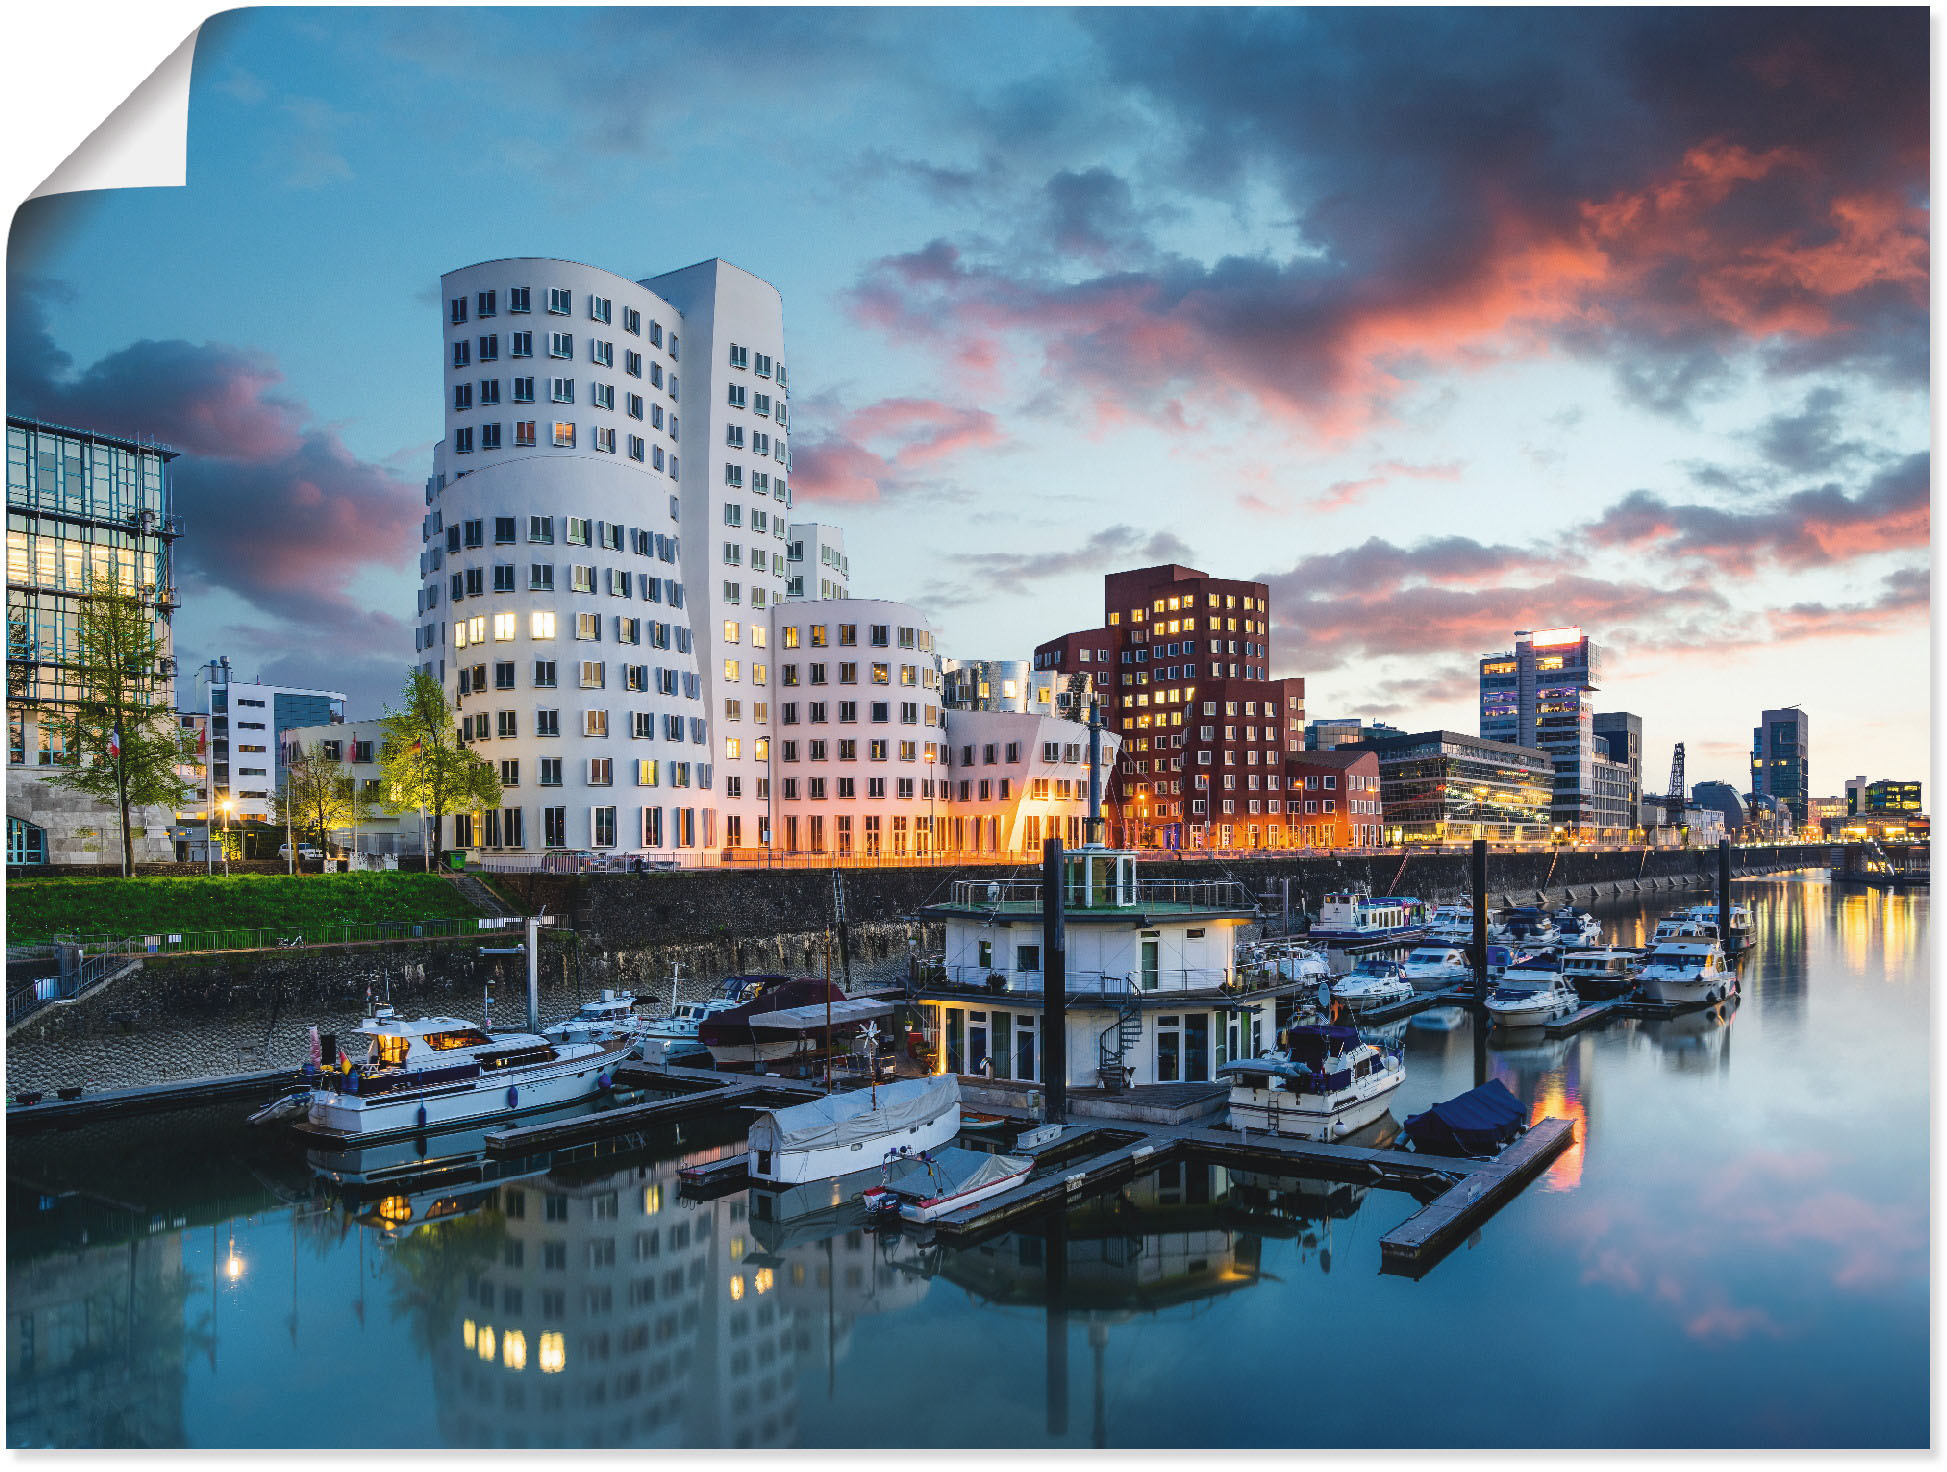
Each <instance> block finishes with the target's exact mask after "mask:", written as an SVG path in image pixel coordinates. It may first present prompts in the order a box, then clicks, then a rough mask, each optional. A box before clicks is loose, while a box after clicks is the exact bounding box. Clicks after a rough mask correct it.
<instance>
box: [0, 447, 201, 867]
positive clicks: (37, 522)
mask: <svg viewBox="0 0 1947 1472" xmlns="http://www.w3.org/2000/svg"><path fill="white" fill-rule="evenodd" d="M174 458H175V451H173V450H169V449H166V448H164V447H163V446H161V445H156V444H151V443H146V442H144V441H141V440H134V439H126V438H123V437H121V436H119V435H108V434H99V433H96V432H95V431H92V430H84V429H66V428H63V427H62V426H60V425H55V424H44V423H42V422H40V421H39V420H34V419H19V418H15V417H13V416H11V415H10V416H8V419H7V864H8V866H9V867H10V868H11V867H14V866H17V865H38V864H47V863H63V864H89V863H117V864H119V862H120V849H121V835H120V832H119V824H120V818H119V816H118V815H117V814H116V813H115V812H114V811H113V810H112V809H110V808H108V807H106V806H105V805H103V804H101V803H98V802H96V801H95V799H93V798H91V797H88V796H86V795H85V794H83V793H79V792H69V791H66V790H64V789H62V788H58V787H54V786H51V785H49V784H48V783H47V782H46V781H44V780H43V778H44V776H45V775H46V774H47V772H48V771H49V770H50V769H52V768H54V767H57V766H61V765H64V764H65V763H66V762H67V760H68V755H67V752H66V751H65V750H64V749H63V737H62V724H61V723H62V720H63V718H64V717H65V716H66V714H67V713H68V711H69V708H70V707H71V705H72V702H73V701H74V700H75V699H76V697H77V695H78V694H79V691H78V690H77V687H76V685H75V683H74V676H73V668H72V664H71V661H72V659H73V657H74V652H75V638H76V634H75V631H76V628H77V625H78V621H79V616H80V614H79V609H80V601H81V599H82V597H83V596H84V595H85V594H86V593H87V592H88V591H89V589H90V587H91V586H93V584H94V580H95V579H97V578H100V577H104V576H112V577H113V578H114V579H115V581H116V582H118V583H119V584H120V585H121V586H122V587H123V588H125V589H127V590H128V591H130V592H132V593H133V594H134V595H135V596H136V597H137V598H139V599H140V600H141V603H142V606H143V608H144V609H145V610H147V612H148V613H149V615H150V616H151V617H152V619H153V621H154V623H153V626H154V629H155V635H156V640H157V642H158V644H159V645H160V661H159V664H158V667H157V668H156V669H155V670H154V671H153V672H152V674H153V677H154V679H155V681H156V686H157V689H158V691H159V692H167V691H168V690H169V689H170V688H171V687H172V686H173V684H174V681H175V677H176V660H175V653H174V644H173V640H172V637H171V633H172V631H171V627H170V620H171V617H172V615H173V614H174V612H175V610H176V607H177V605H178V602H179V599H178V596H177V592H176V586H175V579H174V576H173V573H172V570H171V564H172V559H173V553H174V548H175V542H176V538H178V537H179V536H181V535H182V522H181V521H180V519H179V518H178V517H177V516H176V514H175V511H174V508H173V506H172V504H171V495H170V485H169V473H168V465H169V462H170V461H171V460H173V459H174ZM171 821H172V815H171V814H170V812H169V811H168V810H167V809H166V808H142V809H138V810H136V811H135V812H134V813H133V814H131V818H130V824H129V826H130V828H131V829H132V830H134V832H133V837H134V840H135V857H136V859H137V860H138V861H157V860H168V859H171V858H174V857H175V848H174V845H173V843H172V841H171V839H170V836H169V825H170V822H171Z"/></svg>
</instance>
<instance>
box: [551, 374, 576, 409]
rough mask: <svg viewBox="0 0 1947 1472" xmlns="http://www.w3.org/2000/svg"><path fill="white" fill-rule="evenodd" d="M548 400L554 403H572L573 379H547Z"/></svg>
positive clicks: (573, 396)
mask: <svg viewBox="0 0 1947 1472" xmlns="http://www.w3.org/2000/svg"><path fill="white" fill-rule="evenodd" d="M548 400H549V402H550V403H555V404H572V403H574V401H575V381H574V379H572V378H550V379H549V380H548Z"/></svg>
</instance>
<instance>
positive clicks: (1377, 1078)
mask: <svg viewBox="0 0 1947 1472" xmlns="http://www.w3.org/2000/svg"><path fill="white" fill-rule="evenodd" d="M1217 1072H1218V1074H1219V1075H1220V1076H1228V1077H1229V1079H1230V1122H1231V1124H1232V1126H1233V1127H1235V1128H1239V1129H1260V1130H1269V1131H1271V1132H1272V1133H1273V1134H1279V1135H1291V1136H1294V1137H1295V1138H1298V1139H1301V1140H1327V1141H1330V1140H1338V1139H1343V1138H1344V1137H1345V1136H1346V1135H1349V1134H1351V1133H1352V1132H1353V1131H1354V1130H1357V1129H1361V1128H1363V1127H1364V1126H1366V1125H1368V1124H1371V1123H1372V1122H1373V1121H1374V1120H1376V1119H1378V1118H1379V1116H1380V1115H1382V1114H1384V1113H1385V1112H1386V1106H1387V1103H1388V1101H1389V1096H1390V1095H1391V1094H1392V1092H1393V1090H1394V1089H1396V1088H1398V1087H1399V1086H1400V1083H1401V1082H1402V1081H1403V1080H1404V1079H1405V1077H1406V1068H1405V1065H1404V1064H1403V1063H1402V1062H1401V1061H1400V1059H1399V1056H1398V1055H1397V1054H1394V1053H1388V1052H1383V1051H1381V1050H1380V1049H1379V1048H1377V1047H1375V1046H1373V1045H1372V1044H1371V1043H1369V1042H1367V1041H1366V1040H1365V1039H1364V1038H1362V1037H1360V1036H1359V1033H1358V1031H1357V1029H1355V1028H1350V1027H1294V1028H1291V1029H1290V1030H1289V1031H1287V1032H1286V1034H1285V1046H1284V1048H1283V1049H1282V1050H1280V1051H1279V1052H1277V1053H1275V1054H1271V1055H1269V1056H1266V1057H1263V1058H1240V1059H1238V1060H1237V1061H1236V1062H1234V1063H1227V1064H1225V1065H1224V1066H1223V1067H1222V1068H1220V1069H1218V1070H1217Z"/></svg>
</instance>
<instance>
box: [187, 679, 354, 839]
mask: <svg viewBox="0 0 1947 1472" xmlns="http://www.w3.org/2000/svg"><path fill="white" fill-rule="evenodd" d="M196 703H197V705H198V707H199V708H200V709H201V711H202V713H203V714H204V715H205V716H206V717H207V718H208V733H209V734H208V738H207V739H208V745H209V779H210V800H211V803H212V805H213V811H214V814H215V821H216V826H217V827H219V828H221V827H223V826H225V824H226V823H243V822H268V821H269V820H270V818H271V815H272V811H273V808H272V800H273V798H274V797H275V795H276V792H277V789H278V787H279V786H280V785H281V784H282V782H283V780H284V754H283V741H284V735H283V733H284V732H286V731H288V730H290V729H291V728H293V727H295V726H321V725H326V724H329V723H331V722H333V721H342V720H344V718H345V694H344V692H343V691H342V690H313V689H310V688H308V687H306V686H301V685H274V684H270V683H267V682H266V681H265V680H264V679H263V678H262V677H261V676H259V677H258V678H257V679H255V680H241V679H238V678H237V676H236V674H235V673H234V672H233V671H232V670H231V668H230V661H229V659H228V658H227V657H225V658H221V659H213V660H211V661H210V662H209V663H208V664H206V665H202V666H200V667H198V669H197V671H196Z"/></svg>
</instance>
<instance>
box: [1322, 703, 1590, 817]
mask: <svg viewBox="0 0 1947 1472" xmlns="http://www.w3.org/2000/svg"><path fill="white" fill-rule="evenodd" d="M1363 745H1364V747H1365V748H1367V749H1370V750H1371V751H1372V753H1373V754H1374V755H1375V756H1376V757H1377V758H1378V761H1379V784H1380V804H1381V811H1382V814H1383V820H1382V821H1383V837H1384V839H1385V841H1386V842H1387V843H1388V844H1445V843H1465V842H1471V841H1472V840H1474V839H1476V838H1485V839H1488V840H1490V841H1491V842H1495V843H1514V844H1536V843H1545V842H1547V841H1548V840H1549V838H1550V835H1551V823H1550V817H1549V814H1550V804H1551V802H1552V799H1553V795H1554V783H1555V766H1554V763H1553V762H1551V761H1550V760H1549V759H1548V757H1547V755H1546V754H1545V753H1543V752H1541V751H1538V750H1537V749H1536V748H1534V747H1532V746H1523V745H1520V744H1519V743H1516V742H1512V741H1489V740H1487V739H1486V738H1484V737H1480V736H1468V735H1464V734H1462V733H1461V732H1459V731H1417V732H1410V733H1408V734H1405V735H1401V736H1373V737H1368V738H1367V740H1366V741H1365V742H1364V743H1363ZM1357 749H1358V748H1353V747H1340V748H1339V752H1338V753H1337V754H1339V755H1343V754H1345V753H1346V752H1349V751H1353V750H1357ZM1321 755H1322V753H1321Z"/></svg>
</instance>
